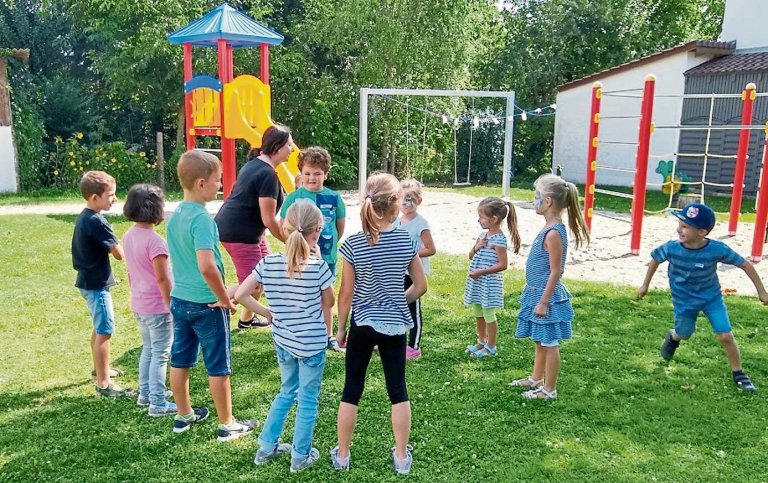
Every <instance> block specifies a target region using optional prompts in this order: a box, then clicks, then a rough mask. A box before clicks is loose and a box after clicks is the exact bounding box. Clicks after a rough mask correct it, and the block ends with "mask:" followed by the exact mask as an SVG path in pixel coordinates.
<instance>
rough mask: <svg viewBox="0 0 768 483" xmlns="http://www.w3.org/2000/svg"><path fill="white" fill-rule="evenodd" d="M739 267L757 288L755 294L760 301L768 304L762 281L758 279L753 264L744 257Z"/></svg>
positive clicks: (767, 295)
mask: <svg viewBox="0 0 768 483" xmlns="http://www.w3.org/2000/svg"><path fill="white" fill-rule="evenodd" d="M739 268H741V269H742V270H744V273H746V274H747V277H749V279H750V280H752V283H753V284H755V288H756V289H757V296H758V297H760V301H761V302H762V303H764V304H768V293H766V291H765V287H764V286H763V281H762V280H760V275H758V274H757V270H755V266H754V265H752V263H751V262H750V261H749V260H746V259H745V260H744V263H742V264H741V265H739Z"/></svg>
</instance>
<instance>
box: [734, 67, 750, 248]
mask: <svg viewBox="0 0 768 483" xmlns="http://www.w3.org/2000/svg"><path fill="white" fill-rule="evenodd" d="M755 89H757V87H756V86H755V84H753V83H751V82H750V83H749V84H747V87H746V88H745V89H744V91H743V92H742V93H741V125H742V126H749V125H751V124H752V112H753V110H754V107H755V97H757V94H756V92H755ZM750 134H751V131H750V130H749V129H742V130H741V131H740V132H739V148H738V150H737V151H736V167H735V169H734V171H733V194H732V195H731V214H730V216H729V217H728V236H735V235H736V227H737V226H738V223H739V214H740V213H741V198H742V194H743V193H744V176H745V174H746V172H747V151H748V150H749V135H750Z"/></svg>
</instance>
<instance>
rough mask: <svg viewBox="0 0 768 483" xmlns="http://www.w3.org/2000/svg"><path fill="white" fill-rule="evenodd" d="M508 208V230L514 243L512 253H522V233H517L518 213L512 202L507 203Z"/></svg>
mask: <svg viewBox="0 0 768 483" xmlns="http://www.w3.org/2000/svg"><path fill="white" fill-rule="evenodd" d="M504 204H505V205H506V206H507V229H508V230H509V239H510V240H511V241H512V251H514V252H515V253H519V252H520V233H519V232H518V231H517V212H515V205H513V204H512V202H511V201H505V202H504Z"/></svg>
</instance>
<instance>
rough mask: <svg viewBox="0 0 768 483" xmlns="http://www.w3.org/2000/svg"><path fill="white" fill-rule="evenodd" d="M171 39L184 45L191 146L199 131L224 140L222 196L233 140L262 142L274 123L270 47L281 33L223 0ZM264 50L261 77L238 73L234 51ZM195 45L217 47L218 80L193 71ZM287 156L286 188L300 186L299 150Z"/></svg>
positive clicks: (228, 183)
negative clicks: (265, 132)
mask: <svg viewBox="0 0 768 483" xmlns="http://www.w3.org/2000/svg"><path fill="white" fill-rule="evenodd" d="M167 38H168V41H169V42H170V43H171V44H174V45H179V44H180V45H182V47H183V49H184V116H185V124H186V129H185V136H186V146H187V149H196V137H197V136H214V137H219V138H220V139H221V149H211V150H207V151H214V152H220V153H221V161H222V164H223V175H222V184H223V191H224V198H225V199H226V198H227V197H228V196H229V194H230V193H231V192H232V187H233V186H234V184H235V178H236V176H237V173H236V166H237V165H236V161H235V141H236V140H237V139H244V140H246V141H248V143H250V145H251V146H252V147H257V148H258V147H261V140H262V135H263V133H264V131H266V130H267V128H269V127H270V126H272V125H274V124H275V123H274V121H272V109H271V102H272V101H271V99H272V96H271V89H270V86H269V46H270V45H280V44H281V43H282V41H283V36H282V35H280V34H278V33H277V32H274V31H272V30H270V29H269V28H267V27H265V26H264V25H262V24H260V23H259V22H257V21H256V20H254V19H252V18H251V17H249V16H247V15H246V14H244V13H243V12H241V11H239V10H236V9H234V8H232V7H231V6H229V5H228V4H226V3H223V4H221V5H219V6H218V7H216V8H215V9H213V10H211V11H210V12H208V13H207V14H205V15H204V16H202V17H200V18H198V19H196V20H193V21H192V22H190V23H189V24H187V25H186V26H184V27H182V28H180V29H179V30H177V31H175V32H173V33H171V34H170V35H168V37H167ZM256 46H258V47H259V49H260V79H259V78H256V77H254V76H250V75H240V76H238V77H234V59H233V50H234V49H236V48H248V47H256ZM193 47H214V48H216V49H217V50H218V76H219V77H218V79H216V78H213V77H211V76H207V75H197V76H193V68H192V49H193ZM292 147H293V152H292V153H291V156H290V157H289V158H288V161H286V162H285V163H282V164H280V165H279V166H278V167H277V168H276V171H277V175H278V178H279V179H280V184H281V185H282V186H283V188H284V189H285V191H286V192H288V193H290V192H292V191H293V190H295V189H296V187H295V184H294V183H295V178H296V175H297V174H298V172H299V170H298V162H297V158H298V155H299V149H298V148H297V147H296V145H293V146H292Z"/></svg>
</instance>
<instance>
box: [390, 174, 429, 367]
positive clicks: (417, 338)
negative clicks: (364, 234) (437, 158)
mask: <svg viewBox="0 0 768 483" xmlns="http://www.w3.org/2000/svg"><path fill="white" fill-rule="evenodd" d="M400 186H402V188H403V202H402V204H401V205H400V213H402V215H401V216H400V217H398V219H397V220H395V223H394V226H395V228H403V229H404V230H405V231H407V232H408V234H409V235H411V239H413V240H414V241H415V242H416V245H417V246H418V247H419V258H421V263H422V265H423V266H424V276H427V275H429V257H431V256H432V255H434V254H435V252H436V249H435V242H434V241H432V232H430V230H429V223H427V220H426V219H425V218H424V217H423V216H421V215H420V214H419V213H418V210H419V206H420V205H421V202H422V200H423V197H422V190H421V188H422V185H421V183H419V182H418V181H416V180H415V179H406V180H403V181H401V182H400ZM411 285H413V280H412V279H411V277H410V276H409V275H408V274H407V273H406V274H405V289H406V290H408V287H410V286H411ZM408 310H410V312H411V318H412V319H413V328H412V329H411V332H410V334H408V347H406V348H405V358H406V360H411V359H416V358H417V357H421V331H422V328H421V327H422V319H421V299H416V300H414V301H413V302H411V303H410V304H408Z"/></svg>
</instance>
